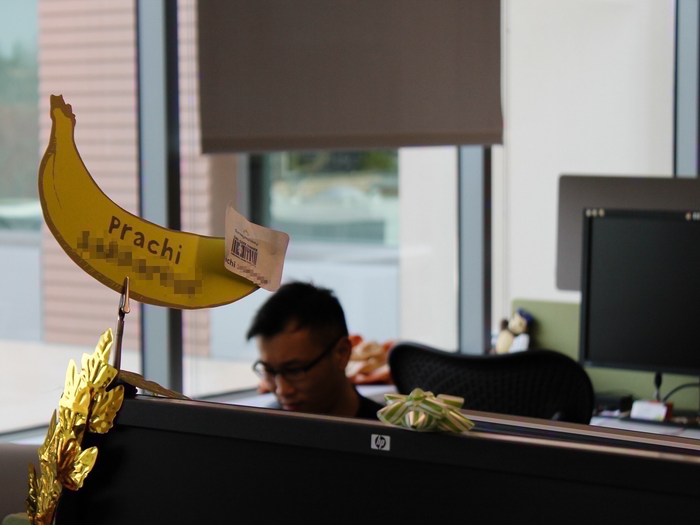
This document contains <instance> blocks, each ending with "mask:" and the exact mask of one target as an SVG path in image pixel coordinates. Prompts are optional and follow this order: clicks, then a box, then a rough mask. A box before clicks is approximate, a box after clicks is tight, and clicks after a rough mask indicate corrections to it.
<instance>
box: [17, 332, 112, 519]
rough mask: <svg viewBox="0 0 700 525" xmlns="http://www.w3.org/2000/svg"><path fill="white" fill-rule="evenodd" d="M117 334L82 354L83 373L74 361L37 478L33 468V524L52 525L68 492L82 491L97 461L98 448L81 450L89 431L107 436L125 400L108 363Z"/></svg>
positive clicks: (28, 504) (42, 450) (30, 512)
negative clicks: (59, 503)
mask: <svg viewBox="0 0 700 525" xmlns="http://www.w3.org/2000/svg"><path fill="white" fill-rule="evenodd" d="M112 341H113V338H112V330H111V329H109V330H107V331H105V332H104V333H103V334H102V336H101V337H100V340H99V341H98V343H97V346H96V347H95V351H94V352H93V353H92V354H91V355H90V354H83V359H82V361H81V371H80V373H78V370H77V367H76V365H75V362H74V361H73V360H71V361H70V363H69V364H68V370H67V371H66V381H65V386H64V389H63V395H62V396H61V400H60V401H59V404H58V405H59V409H58V415H57V413H56V411H54V413H53V415H52V416H51V421H50V422H49V430H48V432H47V433H46V439H45V440H44V444H43V445H42V446H41V447H40V448H39V451H38V453H39V469H40V473H41V477H39V476H38V475H37V472H36V469H35V468H34V465H33V464H32V463H30V464H29V496H28V498H27V501H26V507H27V515H28V516H29V521H30V523H32V525H50V524H51V523H52V522H53V516H54V512H55V511H56V505H57V504H58V500H59V498H60V497H61V492H62V491H63V488H67V489H70V490H78V489H79V488H80V487H82V486H83V483H84V482H85V478H86V477H87V475H88V474H89V473H90V471H91V470H92V468H93V466H94V465H95V461H96V460H97V447H90V448H88V449H86V450H83V449H82V446H81V444H82V442H83V436H84V435H85V430H86V429H87V430H89V431H90V432H95V433H98V434H104V433H105V432H107V431H108V430H109V429H110V428H112V425H113V424H114V418H115V416H116V415H117V412H118V411H119V409H120V408H121V406H122V402H123V401H124V387H123V386H121V385H119V386H117V387H115V388H113V389H112V390H110V391H107V387H108V386H109V385H110V383H111V382H112V381H113V380H114V378H115V377H117V370H116V368H114V367H113V366H111V365H110V364H109V353H110V350H111V348H112Z"/></svg>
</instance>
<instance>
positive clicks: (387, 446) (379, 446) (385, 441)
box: [372, 434, 391, 452]
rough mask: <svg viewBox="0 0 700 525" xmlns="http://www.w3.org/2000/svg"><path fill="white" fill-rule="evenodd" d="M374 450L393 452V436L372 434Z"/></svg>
mask: <svg viewBox="0 0 700 525" xmlns="http://www.w3.org/2000/svg"><path fill="white" fill-rule="evenodd" d="M372 448H373V449H374V450H384V451H386V452H388V451H389V450H391V436H383V435H381V434H372Z"/></svg>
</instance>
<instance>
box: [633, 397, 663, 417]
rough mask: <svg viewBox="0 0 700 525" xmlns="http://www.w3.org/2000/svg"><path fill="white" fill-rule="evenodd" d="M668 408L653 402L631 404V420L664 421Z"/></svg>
mask: <svg viewBox="0 0 700 525" xmlns="http://www.w3.org/2000/svg"><path fill="white" fill-rule="evenodd" d="M667 411H668V408H667V407H666V405H665V404H663V403H659V402H654V401H635V402H634V403H632V412H631V413H630V417H631V418H632V419H646V420H649V421H663V420H664V419H666V412H667Z"/></svg>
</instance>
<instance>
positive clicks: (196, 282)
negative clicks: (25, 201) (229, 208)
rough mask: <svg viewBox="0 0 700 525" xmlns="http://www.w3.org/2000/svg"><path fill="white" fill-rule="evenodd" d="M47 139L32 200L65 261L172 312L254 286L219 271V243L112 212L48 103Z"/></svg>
mask: <svg viewBox="0 0 700 525" xmlns="http://www.w3.org/2000/svg"><path fill="white" fill-rule="evenodd" d="M51 120H52V128H51V137H50V139H49V145H48V148H47V149H46V153H45V154H44V158H43V159H42V161H41V165H40V167H39V197H40V199H41V207H42V209H43V212H44V219H45V220H46V224H47V225H48V227H49V229H50V230H51V233H53V235H54V237H56V239H57V240H58V242H59V244H60V245H61V247H62V248H63V249H64V250H65V252H66V253H67V254H68V256H69V257H70V258H71V259H73V261H74V262H75V263H76V264H77V265H78V266H80V267H81V268H82V269H83V270H85V271H86V272H87V273H88V274H90V275H91V276H92V277H94V278H95V279H97V280H98V281H100V282H101V283H102V284H104V285H106V286H108V287H110V288H111V289H113V290H115V291H117V292H121V291H122V285H123V283H124V277H127V276H128V277H129V278H130V283H131V297H132V298H133V299H135V300H137V301H141V302H143V303H148V304H155V305H159V306H169V307H172V308H208V307H212V306H219V305H222V304H228V303H231V302H233V301H236V300H238V299H240V298H242V297H245V296H246V295H248V294H250V293H251V292H253V291H255V290H256V289H257V288H258V287H257V286H256V285H255V284H253V283H252V282H250V281H248V280H246V279H243V278H242V277H239V276H237V275H235V274H233V273H231V272H230V271H228V270H227V269H226V268H225V267H224V254H225V248H224V239H223V238H220V237H205V236H202V235H195V234H192V233H187V232H181V231H176V230H170V229H167V228H163V227H161V226H158V225H157V224H153V223H151V222H148V221H146V220H144V219H142V218H140V217H137V216H136V215H133V214H131V213H129V212H127V211H126V210H124V209H123V208H121V207H119V206H117V204H116V203H115V202H113V201H112V200H111V199H110V198H109V197H108V196H107V195H105V194H104V193H103V192H102V190H100V188H99V187H98V186H97V184H96V183H95V181H94V180H93V178H92V176H91V175H90V173H89V172H88V170H87V168H86V167H85V165H84V164H83V161H82V159H81V158H80V154H79V153H78V149H77V147H76V145H75V140H74V135H73V132H74V128H75V115H74V114H73V112H72V108H71V106H70V105H68V104H66V103H65V102H64V101H63V97H62V96H53V95H52V96H51Z"/></svg>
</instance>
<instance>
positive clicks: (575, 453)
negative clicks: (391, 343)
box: [56, 397, 700, 525]
mask: <svg viewBox="0 0 700 525" xmlns="http://www.w3.org/2000/svg"><path fill="white" fill-rule="evenodd" d="M467 415H468V416H469V417H470V418H472V419H473V420H474V422H475V423H476V426H475V427H474V429H473V430H472V431H471V432H469V433H468V434H467V435H464V436H456V435H446V434H444V433H432V432H410V431H408V430H405V429H401V428H397V427H392V426H389V425H384V424H382V423H380V422H379V421H370V420H362V419H350V418H338V417H330V416H315V415H311V414H298V413H290V412H283V411H278V410H264V409H257V408H249V407H236V406H231V405H222V404H218V403H207V402H198V401H188V400H184V401H183V400H173V399H164V398H161V399H154V398H142V397H137V398H136V399H126V400H125V401H124V406H123V407H122V409H121V410H120V412H119V415H117V418H116V420H115V427H114V428H113V429H111V430H110V431H109V432H108V433H107V434H102V435H97V434H86V437H85V439H86V441H84V442H83V448H87V447H88V446H92V445H95V446H97V449H98V454H97V461H96V463H95V467H94V468H93V470H92V471H91V472H90V474H89V476H88V477H87V479H86V480H85V484H84V486H83V487H82V488H81V489H79V490H78V491H76V492H73V491H70V490H64V491H63V494H62V496H61V500H60V502H59V505H58V510H57V516H56V523H57V525H124V524H133V525H141V524H149V525H151V524H161V523H163V524H168V525H170V524H200V523H201V524H206V525H209V524H213V523H236V524H238V523H240V524H248V523H253V524H256V523H261V524H267V523H273V524H276V523H296V522H299V523H302V524H304V525H306V524H316V523H349V524H353V525H355V524H357V525H359V524H375V523H379V524H393V523H461V522H473V523H513V522H520V521H523V516H525V515H526V516H527V517H529V518H531V519H533V520H534V521H535V523H560V522H561V523H567V524H579V523H580V524H586V525H588V524H590V523H640V522H654V523H656V522H659V523H660V522H663V521H664V520H666V521H668V519H667V518H668V516H669V515H672V516H673V518H674V520H675V521H677V522H679V523H692V522H693V521H692V520H694V519H697V509H698V506H699V503H700V484H698V483H693V482H691V481H689V480H694V479H697V478H698V476H699V475H700V455H699V454H700V450H698V446H697V444H695V443H691V441H692V440H686V439H682V438H676V437H669V436H649V437H648V438H645V439H644V440H643V442H642V441H641V440H640V441H637V436H636V435H635V434H634V433H629V432H628V433H625V432H622V431H616V430H612V429H604V428H599V429H591V428H589V427H586V426H584V425H575V424H568V423H562V422H558V421H542V420H535V419H529V418H522V417H513V416H502V415H499V414H489V413H485V412H482V413H474V412H469V413H468V414H467ZM659 480H662V482H659ZM601 505H603V507H604V508H603V507H601ZM645 520H646V521H645Z"/></svg>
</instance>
